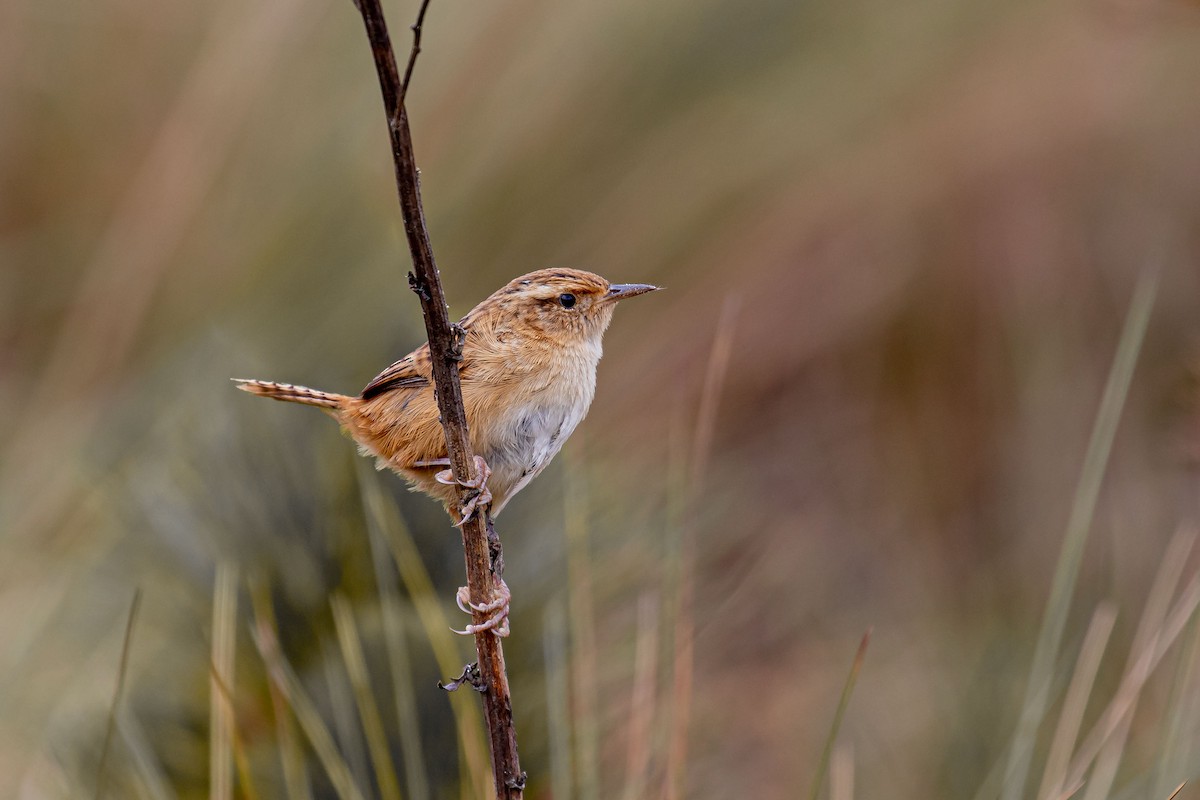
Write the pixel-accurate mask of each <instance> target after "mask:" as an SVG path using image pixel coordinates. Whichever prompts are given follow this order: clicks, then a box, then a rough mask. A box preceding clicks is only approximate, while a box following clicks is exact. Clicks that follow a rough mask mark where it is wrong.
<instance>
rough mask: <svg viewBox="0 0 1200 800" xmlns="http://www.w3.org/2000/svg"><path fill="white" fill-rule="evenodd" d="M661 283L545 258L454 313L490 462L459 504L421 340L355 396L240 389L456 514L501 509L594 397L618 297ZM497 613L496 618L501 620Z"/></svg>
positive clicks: (247, 383)
mask: <svg viewBox="0 0 1200 800" xmlns="http://www.w3.org/2000/svg"><path fill="white" fill-rule="evenodd" d="M657 288H658V287H657V286H650V285H648V284H643V283H631V284H620V283H609V282H608V281H607V280H605V279H604V278H602V277H600V276H599V275H594V274H592V273H590V272H583V271H582V270H573V269H544V270H539V271H537V272H531V273H529V274H528V275H522V276H521V277H519V278H517V279H515V280H513V281H512V282H510V283H509V284H508V285H507V286H504V287H503V288H501V289H500V290H499V291H497V292H495V293H494V294H492V295H491V296H490V297H488V298H487V299H486V300H484V301H483V302H482V303H480V304H479V305H477V306H476V307H475V308H473V309H472V310H471V312H470V313H469V314H467V315H466V316H465V317H463V318H462V320H461V322H460V323H459V324H460V325H462V327H463V329H464V330H465V331H466V338H465V340H464V342H463V351H462V361H461V362H460V363H459V375H460V377H461V381H462V394H463V405H464V407H465V409H466V413H467V422H468V424H469V425H470V430H471V449H472V450H473V451H474V452H475V453H476V454H477V456H478V457H480V458H482V460H483V462H486V463H484V464H481V465H480V466H481V467H482V469H481V470H480V472H482V473H483V475H484V476H485V481H486V482H485V483H484V484H483V485H481V486H479V487H478V489H479V492H478V493H477V499H476V500H473V501H472V502H471V504H469V505H468V506H466V507H464V508H462V509H459V508H457V506H456V499H457V492H456V489H455V488H454V481H453V477H452V475H451V473H450V470H449V469H447V468H448V467H449V463H450V462H449V460H448V458H447V454H446V444H445V438H444V435H443V433H442V427H441V422H440V420H439V415H438V408H437V401H436V400H435V398H434V393H433V379H432V376H431V365H430V361H429V345H428V344H425V345H422V346H421V347H418V348H417V349H416V350H414V351H413V352H412V353H410V354H409V355H407V356H405V357H404V358H402V359H400V360H399V361H397V362H396V363H394V364H392V365H391V366H390V367H388V368H387V369H385V370H384V371H383V372H381V373H379V375H377V376H376V377H375V378H374V380H372V381H371V382H370V383H368V384H367V387H366V388H365V389H363V391H362V394H360V395H359V396H357V397H350V396H348V395H344V394H333V393H331V392H322V391H318V390H316V389H308V388H305V387H303V386H293V385H291V384H286V383H272V382H269V381H257V380H239V381H238V384H239V386H238V388H239V389H243V390H245V391H247V392H251V393H253V394H257V395H261V396H263V397H270V398H272V399H275V400H284V401H288V402H292V403H303V404H305V405H310V406H316V407H318V408H320V409H322V410H324V411H327V412H328V413H329V414H330V415H331V416H333V418H334V419H336V420H337V421H338V422H339V423H341V426H342V428H343V429H345V431H346V432H347V433H349V434H350V436H351V437H352V438H353V439H354V440H355V441H356V442H358V445H359V450H360V451H361V452H362V453H363V454H364V455H370V456H374V457H375V458H376V459H377V460H378V463H379V465H380V467H388V468H390V469H392V470H395V471H396V472H398V473H400V475H402V476H403V477H404V478H405V479H407V480H408V481H409V482H410V483H411V484H412V486H413V488H414V489H417V490H420V491H422V492H425V493H426V494H429V495H432V496H433V497H434V498H436V499H438V500H440V501H441V502H442V503H443V504H444V505H445V506H446V510H447V511H448V512H449V513H450V515H451V517H453V518H454V519H455V521H456V523H458V524H461V523H462V521H463V520H465V519H466V518H467V517H468V516H469V515H470V514H471V513H473V511H474V506H475V503H476V502H480V503H486V502H487V500H488V499H489V497H488V495H489V494H490V500H491V506H490V512H491V514H492V515H493V516H494V515H496V514H499V513H500V511H501V510H503V508H504V506H505V505H506V504H507V503H508V501H509V500H511V499H512V497H513V495H515V494H516V493H517V492H519V491H521V489H523V488H524V487H525V486H526V484H528V483H529V481H531V480H533V478H535V477H536V476H537V475H538V473H540V472H541V471H542V470H543V469H545V468H546V465H547V464H549V463H550V459H552V458H553V457H554V455H555V454H556V453H558V451H559V449H560V448H561V447H562V445H563V442H564V441H566V439H567V437H568V436H570V435H571V432H572V431H574V430H575V426H577V425H578V424H579V422H580V421H581V420H582V419H583V418H584V416H585V415H586V414H587V410H588V406H590V405H591V403H592V397H593V395H594V394H595V391H596V364H597V362H599V361H600V354H601V339H602V338H603V335H604V331H605V330H606V329H607V328H608V325H609V323H610V322H611V321H612V315H613V310H614V309H615V308H616V305H617V301H619V300H621V299H624V298H626V297H635V296H637V295H639V294H645V293H646V292H652V291H654V290H656V289H657ZM489 468H490V469H489ZM489 472H490V474H489ZM463 597H464V595H463V593H462V592H460V602H459V605H460V606H461V605H463ZM464 610H466V609H465V608H464ZM506 611H507V609H505V612H506ZM499 616H500V615H497V618H495V619H494V620H493V622H495V624H496V627H497V629H498V628H499V626H501V625H503V626H504V627H505V628H507V622H506V619H505V620H499V621H498V622H496V620H498V619H499ZM503 616H504V617H505V618H506V617H507V613H505V614H504V615H503ZM472 627H474V626H469V627H468V631H469V632H473V631H472V630H471V629H472Z"/></svg>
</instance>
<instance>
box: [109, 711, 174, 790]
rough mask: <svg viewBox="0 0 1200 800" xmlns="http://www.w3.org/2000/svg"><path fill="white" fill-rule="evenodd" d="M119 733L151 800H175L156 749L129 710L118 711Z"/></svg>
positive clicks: (143, 787) (142, 785)
mask: <svg viewBox="0 0 1200 800" xmlns="http://www.w3.org/2000/svg"><path fill="white" fill-rule="evenodd" d="M117 733H118V734H120V736H121V741H122V742H124V743H125V749H126V751H127V752H128V753H129V756H130V759H131V760H132V762H133V768H134V771H135V772H136V773H137V776H138V779H139V780H140V781H141V787H142V789H143V790H144V791H145V793H146V795H148V796H149V797H150V800H175V798H176V797H178V795H177V794H176V793H175V790H174V789H172V788H171V785H170V782H169V781H168V780H167V776H166V775H165V774H164V773H163V769H162V765H161V764H160V763H159V760H158V757H157V755H156V754H155V752H154V747H153V746H152V745H151V744H150V741H149V739H148V738H147V737H146V732H145V731H144V730H143V729H142V726H141V724H140V723H139V722H138V721H137V718H136V717H134V716H133V715H132V714H130V713H129V712H128V711H127V710H119V711H117Z"/></svg>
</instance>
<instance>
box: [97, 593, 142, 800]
mask: <svg viewBox="0 0 1200 800" xmlns="http://www.w3.org/2000/svg"><path fill="white" fill-rule="evenodd" d="M141 603H142V590H141V589H135V590H134V592H133V600H132V601H130V603H129V617H128V619H127V620H126V622H125V638H124V640H123V641H122V643H121V661H120V664H119V666H118V667H117V687H116V689H114V690H113V699H112V704H111V705H110V706H109V709H108V725H107V726H106V728H105V730H104V745H103V747H101V749H100V762H99V764H98V765H97V766H96V795H95V797H96V800H100V797H101V796H102V795H103V793H104V768H105V766H106V765H107V763H108V752H109V748H110V747H111V746H112V738H113V731H114V730H115V729H116V726H117V709H118V708H119V707H120V705H121V696H122V695H123V694H124V693H125V678H126V676H127V675H128V673H129V651H130V648H131V647H132V645H133V626H134V624H135V623H136V622H137V614H138V607H139V606H140V605H141Z"/></svg>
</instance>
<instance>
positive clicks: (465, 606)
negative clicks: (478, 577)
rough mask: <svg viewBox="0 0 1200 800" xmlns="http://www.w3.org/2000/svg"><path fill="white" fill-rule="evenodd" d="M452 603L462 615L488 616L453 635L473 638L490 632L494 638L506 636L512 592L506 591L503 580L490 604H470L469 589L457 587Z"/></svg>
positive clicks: (506, 586) (505, 584) (506, 587)
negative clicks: (456, 605) (477, 614)
mask: <svg viewBox="0 0 1200 800" xmlns="http://www.w3.org/2000/svg"><path fill="white" fill-rule="evenodd" d="M454 601H455V602H456V603H458V607H459V608H460V609H462V611H463V613H464V614H471V613H472V612H479V613H480V614H487V615H488V618H487V619H485V620H484V621H483V622H480V623H479V624H478V625H476V624H474V623H472V624H470V625H468V626H467V627H466V628H464V629H463V630H461V631H454V632H455V633H457V634H459V635H460V636H474V635H475V634H477V633H481V632H482V631H491V632H492V633H493V634H495V635H496V636H508V634H509V627H508V609H509V605H510V604H511V603H512V592H510V591H509V590H508V584H507V583H505V582H504V580H503V579H501V581H500V585H499V586H497V587H496V599H495V600H493V601H491V602H490V603H472V602H471V592H470V589H469V588H468V587H466V586H461V587H459V589H458V594H456V595H455V596H454ZM451 630H453V628H452V629H451Z"/></svg>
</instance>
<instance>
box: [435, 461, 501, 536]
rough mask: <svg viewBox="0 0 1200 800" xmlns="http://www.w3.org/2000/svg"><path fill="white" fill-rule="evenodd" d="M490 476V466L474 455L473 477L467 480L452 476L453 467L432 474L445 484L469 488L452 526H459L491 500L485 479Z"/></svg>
mask: <svg viewBox="0 0 1200 800" xmlns="http://www.w3.org/2000/svg"><path fill="white" fill-rule="evenodd" d="M491 476H492V468H491V467H489V466H488V465H487V462H486V461H484V460H483V456H480V455H477V456H475V477H474V478H473V479H471V480H469V481H461V480H458V479H457V478H455V477H454V470H453V469H444V470H442V471H441V472H439V473H438V474H437V475H434V476H433V477H434V480H436V481H437V482H438V483H444V484H446V485H447V486H453V485H455V484H458V485H459V486H465V487H466V488H468V489H471V490H472V491H471V492H470V495H469V496H468V498H467V502H465V503H463V505H462V508H460V509H459V510H458V515H459V516H458V522H457V523H455V525H454V527H456V528H461V527H462V526H463V525H464V524H465V523H466V522H467V520H469V519H470V518H471V517H472V516H473V515H474V514H475V512H476V511H477V510H478V509H479V507H480V506H486V505H487V504H488V503H491V502H492V492H491V490H489V489H488V485H487V479H488V478H490V477H491Z"/></svg>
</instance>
